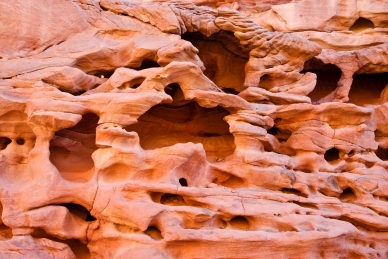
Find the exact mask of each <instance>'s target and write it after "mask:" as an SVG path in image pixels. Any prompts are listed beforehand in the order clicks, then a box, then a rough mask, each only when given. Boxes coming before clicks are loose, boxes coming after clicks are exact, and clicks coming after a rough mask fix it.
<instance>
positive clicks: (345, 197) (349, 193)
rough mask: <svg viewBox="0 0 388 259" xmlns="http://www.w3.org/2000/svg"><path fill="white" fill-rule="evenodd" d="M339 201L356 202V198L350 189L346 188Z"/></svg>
mask: <svg viewBox="0 0 388 259" xmlns="http://www.w3.org/2000/svg"><path fill="white" fill-rule="evenodd" d="M339 199H340V200H341V201H345V202H351V201H354V200H356V199H357V197H356V195H355V194H354V191H353V190H352V189H351V188H346V189H345V190H343V191H342V193H341V195H340V196H339Z"/></svg>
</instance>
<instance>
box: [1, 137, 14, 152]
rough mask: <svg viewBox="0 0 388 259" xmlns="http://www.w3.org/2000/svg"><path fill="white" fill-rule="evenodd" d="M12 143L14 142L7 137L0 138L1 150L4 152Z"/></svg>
mask: <svg viewBox="0 0 388 259" xmlns="http://www.w3.org/2000/svg"><path fill="white" fill-rule="evenodd" d="M11 143H12V140H11V139H10V138H7V137H0V150H4V149H6V148H7V146H8V145H9V144H11Z"/></svg>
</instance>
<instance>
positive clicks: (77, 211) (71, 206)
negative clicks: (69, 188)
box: [59, 203, 96, 221]
mask: <svg viewBox="0 0 388 259" xmlns="http://www.w3.org/2000/svg"><path fill="white" fill-rule="evenodd" d="M59 205H60V206H64V207H66V208H67V209H68V210H69V212H70V213H71V214H73V215H75V216H77V217H79V218H81V219H83V220H84V221H95V220H96V218H95V217H93V216H92V215H91V214H90V211H88V210H87V209H86V208H85V207H84V206H82V205H79V204H75V203H61V204H59Z"/></svg>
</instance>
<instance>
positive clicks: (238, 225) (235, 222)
mask: <svg viewBox="0 0 388 259" xmlns="http://www.w3.org/2000/svg"><path fill="white" fill-rule="evenodd" d="M229 223H230V226H231V227H232V228H234V229H239V230H248V229H249V222H248V220H247V219H246V218H245V217H243V216H237V217H234V218H232V219H231V220H230V221H229Z"/></svg>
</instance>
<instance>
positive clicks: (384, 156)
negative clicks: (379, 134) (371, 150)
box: [375, 147, 388, 161]
mask: <svg viewBox="0 0 388 259" xmlns="http://www.w3.org/2000/svg"><path fill="white" fill-rule="evenodd" d="M375 154H376V156H377V157H378V158H380V159H381V160H383V161H388V149H386V148H381V147H378V148H377V150H376V151H375Z"/></svg>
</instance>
